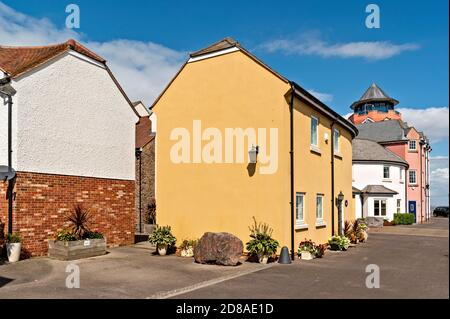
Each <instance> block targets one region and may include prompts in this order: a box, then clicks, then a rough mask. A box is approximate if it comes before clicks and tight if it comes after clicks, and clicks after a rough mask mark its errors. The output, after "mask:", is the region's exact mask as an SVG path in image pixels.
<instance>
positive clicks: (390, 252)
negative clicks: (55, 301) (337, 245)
mask: <svg viewBox="0 0 450 319" xmlns="http://www.w3.org/2000/svg"><path fill="white" fill-rule="evenodd" d="M436 230H440V231H443V232H437V233H436ZM396 232H397V233H396ZM399 233H401V234H399ZM417 234H420V235H417ZM436 234H437V235H436ZM445 234H446V235H445ZM448 247H449V243H448V219H440V218H439V219H433V221H432V222H431V223H428V224H425V225H414V226H405V227H404V226H401V227H400V226H396V227H386V228H383V229H382V230H379V231H377V232H371V233H370V234H369V241H368V242H367V243H365V244H360V245H358V246H357V247H355V248H350V249H349V251H347V252H327V254H326V255H325V257H324V258H322V259H315V260H312V261H299V260H297V261H295V262H294V263H293V264H291V265H279V264H271V265H270V266H263V265H259V264H253V263H244V264H243V265H241V266H239V267H234V268H229V267H219V266H210V265H197V264H194V263H193V262H192V259H184V258H180V257H175V256H166V257H159V256H153V255H152V252H153V249H152V248H150V247H149V246H147V245H135V246H131V247H120V248H114V249H111V250H110V253H109V254H108V255H106V256H101V257H95V258H89V259H83V260H79V261H76V262H75V263H76V264H77V265H79V267H80V276H81V283H80V286H81V287H80V288H79V289H68V288H66V286H65V279H66V276H67V275H68V274H67V273H66V272H65V270H66V266H67V265H68V264H69V262H62V261H56V260H51V259H48V258H36V259H31V260H25V261H21V262H18V263H15V264H9V265H0V299H3V298H168V297H173V298H448V297H449V262H448ZM368 264H376V265H378V266H379V267H380V275H381V276H380V288H379V289H368V288H366V286H365V280H366V276H367V275H368V274H367V273H366V272H365V270H366V266H367V265H368Z"/></svg>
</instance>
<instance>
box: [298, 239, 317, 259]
mask: <svg viewBox="0 0 450 319" xmlns="http://www.w3.org/2000/svg"><path fill="white" fill-rule="evenodd" d="M315 255H316V244H315V243H314V242H313V241H312V240H307V239H305V240H304V241H302V242H300V244H299V245H298V256H299V257H300V258H301V259H303V260H311V259H314V258H315Z"/></svg>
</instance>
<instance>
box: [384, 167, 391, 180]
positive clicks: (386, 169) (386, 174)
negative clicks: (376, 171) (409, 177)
mask: <svg viewBox="0 0 450 319" xmlns="http://www.w3.org/2000/svg"><path fill="white" fill-rule="evenodd" d="M383 178H384V179H389V178H391V170H390V167H389V166H387V165H385V166H383Z"/></svg>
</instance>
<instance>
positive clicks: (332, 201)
mask: <svg viewBox="0 0 450 319" xmlns="http://www.w3.org/2000/svg"><path fill="white" fill-rule="evenodd" d="M335 123H336V121H333V122H331V236H334V124H335Z"/></svg>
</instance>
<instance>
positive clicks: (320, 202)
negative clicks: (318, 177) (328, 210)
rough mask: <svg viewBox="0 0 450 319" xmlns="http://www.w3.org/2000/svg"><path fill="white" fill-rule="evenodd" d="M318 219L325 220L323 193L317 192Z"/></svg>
mask: <svg viewBox="0 0 450 319" xmlns="http://www.w3.org/2000/svg"><path fill="white" fill-rule="evenodd" d="M316 219H317V220H323V195H321V194H317V197H316Z"/></svg>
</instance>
